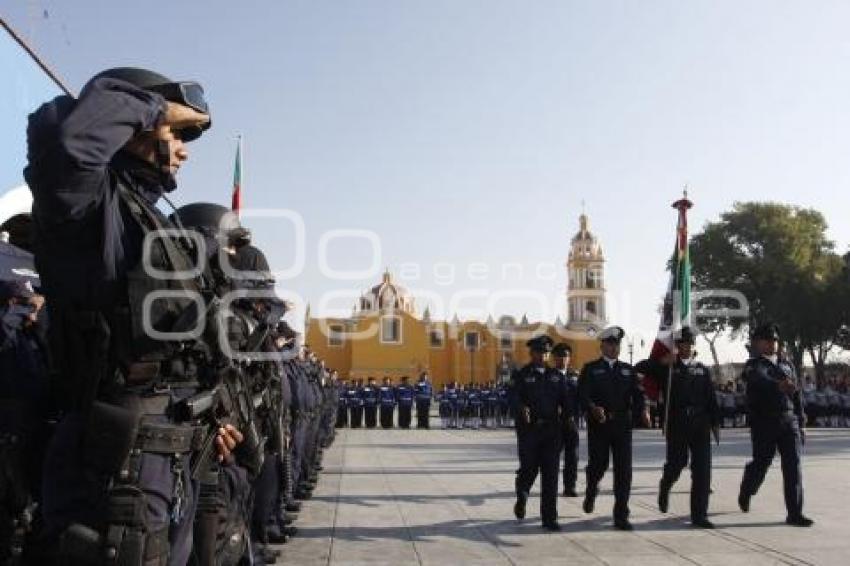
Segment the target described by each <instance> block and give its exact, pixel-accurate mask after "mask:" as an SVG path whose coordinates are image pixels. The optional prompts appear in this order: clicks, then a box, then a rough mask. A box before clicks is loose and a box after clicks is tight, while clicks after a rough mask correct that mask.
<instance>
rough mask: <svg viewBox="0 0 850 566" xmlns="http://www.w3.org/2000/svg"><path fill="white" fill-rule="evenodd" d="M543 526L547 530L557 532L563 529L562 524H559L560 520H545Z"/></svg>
mask: <svg viewBox="0 0 850 566" xmlns="http://www.w3.org/2000/svg"><path fill="white" fill-rule="evenodd" d="M543 528H544V529H546V530H547V531H551V532H553V533H556V532H558V531H560V530H561V525H559V524H558V521H544V522H543Z"/></svg>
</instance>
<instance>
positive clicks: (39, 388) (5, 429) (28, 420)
mask: <svg viewBox="0 0 850 566" xmlns="http://www.w3.org/2000/svg"><path fill="white" fill-rule="evenodd" d="M43 305H44V298H43V297H42V296H41V295H39V294H37V293H35V291H34V290H33V288H32V285H31V283H30V282H29V281H27V282H23V281H6V280H0V564H10V565H16V564H22V563H36V562H38V559H39V557H38V556H36V554H37V552H32V551H38V549H37V548H33V547H34V546H35V545H26V544H25V543H26V541H27V538H28V536H29V535H30V534H31V532H32V531H33V526H34V525H33V523H34V515H35V511H36V509H37V507H38V504H39V502H40V500H41V486H40V480H41V476H42V458H43V449H44V444H45V441H46V438H47V437H48V434H49V427H48V426H47V424H46V421H47V419H48V416H49V413H50V401H49V392H48V385H47V352H46V346H45V344H44V341H43V339H42V331H41V328H40V326H41V322H40V320H39V313H40V311H41V309H42V307H43ZM27 546H29V548H27ZM25 551H28V552H26V553H25Z"/></svg>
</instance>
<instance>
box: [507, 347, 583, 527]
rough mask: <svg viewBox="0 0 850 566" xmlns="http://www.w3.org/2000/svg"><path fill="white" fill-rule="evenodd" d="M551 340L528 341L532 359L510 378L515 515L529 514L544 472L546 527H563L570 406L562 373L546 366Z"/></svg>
mask: <svg viewBox="0 0 850 566" xmlns="http://www.w3.org/2000/svg"><path fill="white" fill-rule="evenodd" d="M552 343H553V340H552V339H551V338H549V337H548V336H545V335H544V336H539V337H536V338H532V339H531V340H529V341H528V342H527V343H526V345H527V346H528V349H529V353H530V356H531V362H529V363H528V364H527V365H525V366H523V367H522V368H520V369H519V370H517V371H516V372H515V373H514V375H513V376H512V377H511V383H512V393H513V400H514V404H515V407H516V414H517V420H516V435H517V454H518V455H519V469H518V470H517V474H516V482H515V487H516V498H517V500H516V503H515V504H514V515H515V516H516V518H517V519H523V518H524V517H525V505H526V502H527V501H528V494H529V492H530V491H531V486H532V485H534V480H535V479H536V478H537V474H538V472H539V473H540V481H541V493H540V516H541V518H542V520H543V528H545V529H546V530H549V531H559V530H561V527H560V525H559V524H558V462H559V461H560V454H561V442H562V439H563V435H564V427H565V426H566V422H567V420H568V415H569V405H568V403H567V396H566V390H565V389H564V386H563V382H562V379H561V375H560V373H558V372H557V371H555V370H553V369H552V368H550V367H548V366H547V365H546V360H547V358H548V356H549V353H550V352H551V351H552Z"/></svg>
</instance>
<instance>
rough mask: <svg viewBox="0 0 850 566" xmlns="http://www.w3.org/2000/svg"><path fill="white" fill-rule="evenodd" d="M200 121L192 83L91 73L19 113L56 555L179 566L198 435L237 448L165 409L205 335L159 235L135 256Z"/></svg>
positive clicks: (181, 254)
mask: <svg viewBox="0 0 850 566" xmlns="http://www.w3.org/2000/svg"><path fill="white" fill-rule="evenodd" d="M209 125H210V118H209V109H208V107H207V104H206V101H205V99H204V95H203V89H202V88H201V86H200V85H199V84H197V83H194V82H176V81H172V80H170V79H168V78H166V77H164V76H162V75H160V74H158V73H154V72H151V71H146V70H142V69H132V68H122V69H111V70H108V71H104V72H102V73H100V74H99V75H97V76H95V77H94V78H93V79H92V80H90V81H89V82H88V84H86V85H85V87H84V88H83V89H82V91H81V93H80V96H79V98H77V99H74V98H72V97H70V96H60V97H57V98H56V99H54V100H52V101H50V102H48V103H46V104H44V105H42V106H41V107H40V108H39V109H38V110H36V112H34V113H33V114H32V115H31V116H30V118H29V126H28V130H27V138H28V139H27V141H28V160H29V163H28V165H27V167H26V169H25V171H24V175H25V178H26V180H27V183H28V185H29V187H30V189H31V191H32V194H33V225H34V232H35V233H34V243H35V251H36V265H37V268H38V271H39V273H40V275H41V281H42V284H43V288H44V291H45V295H46V298H47V304H48V310H49V315H50V321H51V328H50V335H49V340H50V350H51V358H52V363H53V367H52V372H53V374H54V377H55V379H54V380H53V383H54V384H55V387H56V396H57V398H59V399H61V400H62V401H63V402H64V407H63V409H64V411H65V415H64V417H63V419H62V421H61V423H60V424H59V426H58V427H57V431H56V434H55V436H54V439H53V442H52V445H51V447H50V449H49V451H48V455H47V459H46V466H45V469H46V473H47V474H48V476H47V477H46V478H45V483H44V485H45V492H44V518H45V522H46V526H47V529H48V532H49V534H51V535H53V536H56V537H59V538H61V544H60V545H59V554H60V555H62V559H64V560H70V561H73V562H74V563H79V564H85V563H91V562H98V561H100V560H102V559H103V557H104V556H105V557H106V558H107V559H108V560H111V561H114V562H116V563H119V562H120V563H129V562H132V561H137V562H140V561H141V560H142V557H144V558H145V559H146V560H161V561H168V562H169V563H171V564H184V563H186V561H187V560H188V558H189V553H190V551H191V546H192V537H191V531H192V519H193V517H194V509H195V502H196V499H195V493H194V488H195V483H194V481H193V480H192V479H191V477H190V469H189V468H190V466H189V462H190V461H191V460H192V458H193V455H194V454H195V453H196V452H197V451H198V450H199V446H198V445H199V442H198V438H199V436H203V437H204V438H203V440H204V442H202V443H201V444H202V445H203V446H214V447H216V448H217V450H218V452H219V454H218V457H219V458H221V459H229V458H230V452H231V450H233V449H234V448H235V447H236V445H237V444H238V443H239V442H240V441H241V434H240V433H239V432H238V431H237V430H236V428H235V427H233V426H231V425H227V426H226V427H220V428H219V429H217V432H218V435H217V437H210V438H211V439H212V440H211V442H210V443H209V444H207V443H206V438H207V437H206V436H205V432H206V429H205V428H204V427H198V426H196V424H195V423H192V422H182V421H180V420H179V419H178V418H177V417H176V415H175V413H174V412H173V411H172V410H171V409H172V408H173V407H174V406H175V405H177V404H178V403H179V402H180V400H181V399H183V398H186V397H187V396H188V395H191V394H192V393H193V392H194V391H196V390H197V387H198V385H197V383H198V381H199V378H200V377H202V374H203V373H204V368H205V367H206V366H207V364H208V363H209V359H208V357H207V352H209V347H208V346H207V343H206V342H207V338H205V337H204V338H198V337H197V336H191V337H190V336H188V334H191V333H188V334H187V329H192V328H196V327H200V328H203V329H204V331H205V333H204V336H207V331H209V330H210V328H209V326H208V324H207V323H208V322H209V321H208V320H205V319H204V318H203V316H202V313H199V312H197V310H193V309H194V305H195V301H194V300H193V299H191V298H187V297H195V296H198V295H199V294H200V292H201V291H202V290H203V285H204V283H203V282H202V281H199V280H198V279H197V278H190V279H178V278H176V277H173V276H171V275H170V274H171V273H173V272H181V271H187V270H189V268H190V266H191V264H192V262H191V258H190V257H189V254H188V253H187V251H186V250H185V249H184V248H183V246H182V245H181V244H180V242H179V241H177V240H176V239H174V238H173V237H172V235H171V234H168V235H163V236H162V237H159V238H154V240H153V241H151V242H150V245H149V246H147V247H143V241H144V239H145V236H146V235H147V234H154V233H160V234H165V233H164V232H162V231H163V230H167V229H171V228H173V226H172V225H171V223H170V222H169V221H168V219H167V218H165V217H164V216H163V215H162V214H161V213H160V212H159V210H158V209H157V207H156V206H155V204H156V202H157V201H158V200H159V199H160V198H161V197H162V196H164V194H165V193H167V192H170V191H172V190H174V189H175V187H176V183H175V179H174V175H175V174H176V172H177V171H178V169H179V168H180V166H181V165H182V163H183V162H184V161H185V160H186V159H187V157H188V151H187V146H186V143H187V142H190V141H192V140H194V139H196V138H198V137H199V136H200V135H201V134H202V133H203V131H204V130H206V129H207V128H209ZM143 251H145V252H146V253H145V256H144V257H143ZM145 265H148V266H149V267H152V268H153V270H151V269H145V268H144V266H145ZM153 273H157V274H158V275H154V274H153ZM156 291H161V292H163V293H164V294H163V295H161V296H160V297H159V300H154V301H147V300H146V298H148V297H149V295H150V294H151V293H152V292H156ZM181 294H182V295H181ZM178 295H180V296H178ZM211 331H213V332H214V329H213V330H211ZM210 341H211V340H210ZM153 494H157V495H156V496H153ZM107 510H108V512H107ZM60 535H61V537H60Z"/></svg>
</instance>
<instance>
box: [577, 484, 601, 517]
mask: <svg viewBox="0 0 850 566" xmlns="http://www.w3.org/2000/svg"><path fill="white" fill-rule="evenodd" d="M596 493H597V492H596V488H595V487H588V488H587V489H586V490H585V492H584V504H582V506H581V508H582V509H583V510H584V512H585V513H593V507H594V506H595V505H596Z"/></svg>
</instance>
